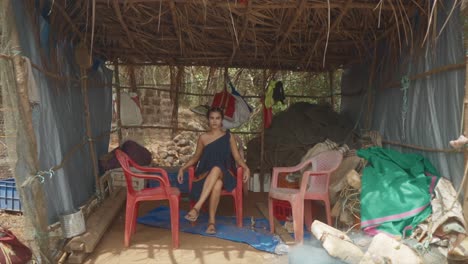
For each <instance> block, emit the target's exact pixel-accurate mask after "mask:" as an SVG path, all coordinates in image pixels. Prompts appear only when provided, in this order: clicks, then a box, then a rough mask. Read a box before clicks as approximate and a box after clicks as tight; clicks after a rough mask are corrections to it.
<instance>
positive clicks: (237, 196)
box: [188, 167, 244, 227]
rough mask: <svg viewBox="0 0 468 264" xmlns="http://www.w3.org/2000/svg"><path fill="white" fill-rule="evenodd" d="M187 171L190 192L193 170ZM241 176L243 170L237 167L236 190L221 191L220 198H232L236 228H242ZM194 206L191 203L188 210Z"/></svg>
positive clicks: (191, 168)
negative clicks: (226, 196) (227, 196)
mask: <svg viewBox="0 0 468 264" xmlns="http://www.w3.org/2000/svg"><path fill="white" fill-rule="evenodd" d="M188 171H189V190H190V191H192V183H193V180H194V179H195V168H194V167H190V168H189V170H188ZM243 174H244V170H243V169H242V167H238V168H237V174H236V178H237V185H236V188H234V190H232V191H230V192H228V191H226V190H222V191H221V196H225V195H229V196H232V198H233V199H234V208H235V209H236V223H237V226H238V227H242V218H243V213H242V212H243V204H242V203H243V197H242V186H243V182H242V179H243V176H244V175H243ZM194 205H195V202H192V201H191V202H190V208H192V207H193V206H194Z"/></svg>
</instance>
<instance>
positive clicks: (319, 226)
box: [311, 220, 352, 242]
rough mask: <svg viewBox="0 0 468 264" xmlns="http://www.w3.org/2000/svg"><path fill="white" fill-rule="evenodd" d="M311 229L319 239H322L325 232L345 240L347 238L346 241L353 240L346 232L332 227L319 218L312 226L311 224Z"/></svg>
mask: <svg viewBox="0 0 468 264" xmlns="http://www.w3.org/2000/svg"><path fill="white" fill-rule="evenodd" d="M311 230H312V234H314V236H315V237H316V238H317V239H318V240H322V236H324V235H325V234H331V235H333V236H335V237H338V238H340V239H343V240H346V241H349V242H352V240H351V238H349V237H348V236H347V235H346V234H345V233H344V232H342V231H340V230H338V229H336V228H334V227H331V226H329V225H327V224H324V223H322V222H320V221H318V220H315V221H314V222H313V223H312V226H311Z"/></svg>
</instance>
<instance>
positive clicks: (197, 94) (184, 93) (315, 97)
mask: <svg viewBox="0 0 468 264" xmlns="http://www.w3.org/2000/svg"><path fill="white" fill-rule="evenodd" d="M114 87H117V84H114ZM119 87H120V88H127V89H130V88H131V86H128V85H119ZM137 89H139V90H140V89H141V90H155V91H160V92H166V93H171V90H170V89H165V88H159V87H157V86H154V85H140V86H138V87H137ZM179 94H180V95H191V96H202V97H212V96H213V94H212V93H191V92H179ZM340 95H341V94H333V96H340ZM284 96H285V97H290V98H310V99H321V98H329V97H330V95H325V96H312V95H298V94H285V95H284ZM242 97H243V98H258V99H260V98H261V97H262V96H261V95H243V96H242Z"/></svg>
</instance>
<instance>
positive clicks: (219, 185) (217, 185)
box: [213, 180, 223, 192]
mask: <svg viewBox="0 0 468 264" xmlns="http://www.w3.org/2000/svg"><path fill="white" fill-rule="evenodd" d="M221 189H223V181H221V180H217V181H216V183H215V185H214V187H213V190H214V191H217V192H221Z"/></svg>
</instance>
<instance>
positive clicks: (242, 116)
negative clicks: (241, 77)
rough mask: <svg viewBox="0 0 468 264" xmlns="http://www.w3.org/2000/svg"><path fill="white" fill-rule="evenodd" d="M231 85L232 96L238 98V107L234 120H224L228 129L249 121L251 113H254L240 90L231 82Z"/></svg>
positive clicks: (224, 125)
mask: <svg viewBox="0 0 468 264" xmlns="http://www.w3.org/2000/svg"><path fill="white" fill-rule="evenodd" d="M229 86H230V87H231V93H232V96H234V98H235V100H236V107H235V111H234V117H233V120H227V119H224V120H223V127H224V128H226V129H231V128H235V127H239V126H241V125H243V124H244V123H246V122H247V121H249V119H250V115H251V114H252V108H251V107H250V106H249V105H248V104H247V102H246V101H245V100H244V98H242V96H241V95H240V94H239V92H237V90H236V88H235V87H234V85H233V84H232V83H231V82H229Z"/></svg>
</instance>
